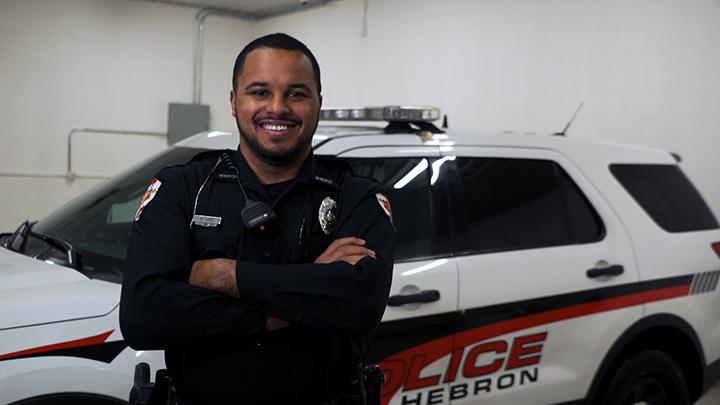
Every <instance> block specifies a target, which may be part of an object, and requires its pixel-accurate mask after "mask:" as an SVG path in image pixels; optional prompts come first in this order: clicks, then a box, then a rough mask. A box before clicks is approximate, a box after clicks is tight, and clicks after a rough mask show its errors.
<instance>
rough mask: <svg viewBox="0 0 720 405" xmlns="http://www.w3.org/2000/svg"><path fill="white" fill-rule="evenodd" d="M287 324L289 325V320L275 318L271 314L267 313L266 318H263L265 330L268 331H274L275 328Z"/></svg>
mask: <svg viewBox="0 0 720 405" xmlns="http://www.w3.org/2000/svg"><path fill="white" fill-rule="evenodd" d="M288 326H290V322H288V321H286V320H284V319H280V318H276V317H274V316H271V315H268V316H267V318H265V330H266V331H268V332H275V331H276V330H280V329H282V328H286V327H288Z"/></svg>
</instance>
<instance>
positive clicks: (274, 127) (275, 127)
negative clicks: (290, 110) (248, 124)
mask: <svg viewBox="0 0 720 405" xmlns="http://www.w3.org/2000/svg"><path fill="white" fill-rule="evenodd" d="M263 128H265V129H267V130H268V131H285V130H287V129H288V127H287V125H273V124H266V125H263Z"/></svg>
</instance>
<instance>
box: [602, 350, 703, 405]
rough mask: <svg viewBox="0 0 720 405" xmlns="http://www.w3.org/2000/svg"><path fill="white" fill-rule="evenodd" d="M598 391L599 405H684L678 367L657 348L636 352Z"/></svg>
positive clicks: (685, 390)
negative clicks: (601, 389)
mask: <svg viewBox="0 0 720 405" xmlns="http://www.w3.org/2000/svg"><path fill="white" fill-rule="evenodd" d="M604 391H605V392H603V393H600V395H599V397H600V398H601V399H602V400H601V401H600V402H599V403H600V404H603V405H687V404H689V403H690V397H689V394H688V388H687V384H686V383H685V377H684V376H683V372H682V370H681V369H680V367H679V366H678V365H677V363H676V362H675V360H673V358H672V357H670V356H668V355H667V354H665V353H663V352H661V351H657V350H647V351H643V352H640V353H638V354H636V355H634V356H632V357H630V358H628V359H626V360H625V361H623V362H622V363H621V364H620V366H619V367H618V368H617V369H616V371H615V375H613V376H611V378H610V381H609V383H608V384H607V385H606V389H605V390H604Z"/></svg>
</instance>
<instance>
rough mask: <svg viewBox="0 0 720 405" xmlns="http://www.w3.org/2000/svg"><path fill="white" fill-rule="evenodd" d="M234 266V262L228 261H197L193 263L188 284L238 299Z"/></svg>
mask: <svg viewBox="0 0 720 405" xmlns="http://www.w3.org/2000/svg"><path fill="white" fill-rule="evenodd" d="M235 264H236V262H235V260H230V259H210V260H198V261H196V262H195V263H193V266H192V270H190V279H189V281H188V282H189V283H190V284H191V285H194V286H197V287H203V288H207V289H210V290H215V291H218V292H221V293H223V294H227V295H231V296H233V297H238V296H239V293H238V289H237V280H236V278H235Z"/></svg>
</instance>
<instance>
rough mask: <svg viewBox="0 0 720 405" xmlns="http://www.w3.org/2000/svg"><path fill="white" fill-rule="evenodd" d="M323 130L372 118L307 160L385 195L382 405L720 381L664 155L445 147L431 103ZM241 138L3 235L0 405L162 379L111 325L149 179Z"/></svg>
mask: <svg viewBox="0 0 720 405" xmlns="http://www.w3.org/2000/svg"><path fill="white" fill-rule="evenodd" d="M322 118H323V119H326V120H329V119H332V120H345V121H348V120H362V121H364V124H362V125H363V126H360V125H358V124H354V125H348V124H347V123H343V124H341V125H336V126H327V125H321V127H319V128H318V132H317V134H316V135H315V137H314V138H313V146H314V150H315V153H316V154H318V155H333V156H337V157H339V158H342V159H347V160H348V161H349V162H350V164H351V165H352V166H353V169H354V170H355V171H356V172H357V173H358V174H360V175H364V176H368V177H373V178H375V179H377V180H378V181H381V182H383V183H385V184H386V185H388V187H389V188H390V189H391V190H392V195H391V197H392V201H393V216H394V222H395V225H396V229H397V232H398V235H397V244H396V251H395V257H396V262H395V268H394V277H393V286H392V290H391V297H390V302H389V305H388V308H387V310H386V312H385V317H384V318H383V323H382V324H381V326H380V327H379V329H378V330H377V331H376V333H375V334H374V338H373V344H372V349H371V352H370V354H369V360H370V361H371V362H378V363H380V365H381V368H382V369H383V370H384V372H385V375H386V378H387V380H386V383H385V385H384V387H383V403H384V404H388V403H391V404H418V405H432V404H448V403H449V404H473V403H482V404H550V403H558V402H577V403H598V404H636V403H648V404H683V403H688V402H691V401H694V400H696V399H697V398H699V397H700V395H701V394H702V393H703V392H704V391H705V390H706V389H707V388H708V387H709V386H710V385H711V384H712V383H713V382H714V381H715V380H716V379H717V378H718V377H720V312H719V311H718V310H717V309H718V308H720V293H719V292H718V291H717V284H718V279H719V278H720V228H719V227H718V223H717V221H716V219H715V218H714V216H713V214H712V213H711V211H710V210H709V208H708V207H707V205H706V204H705V202H704V201H703V199H702V197H701V196H700V194H699V193H698V192H697V191H696V190H695V188H694V187H693V186H692V184H691V183H690V181H689V180H688V179H687V178H686V177H685V176H684V175H683V173H682V171H681V170H680V168H679V167H678V165H677V162H676V160H675V159H674V158H673V156H671V155H670V154H668V153H666V152H663V151H658V150H654V149H649V148H641V147H629V146H621V145H610V144H604V143H590V142H581V141H577V140H573V139H569V138H566V137H562V136H529V135H477V134H473V135H454V134H453V135H449V134H444V133H442V131H440V130H438V129H437V128H435V127H434V126H433V125H432V124H431V123H430V121H432V120H434V119H437V118H438V111H437V110H435V109H418V108H399V107H384V108H375V109H337V110H324V111H323V113H322ZM372 119H379V120H381V121H382V123H381V124H378V123H375V124H372V123H369V121H370V120H372ZM324 124H327V122H325V123H324ZM237 143H238V138H237V134H230V133H223V132H211V133H205V134H199V135H196V136H194V137H192V138H189V139H187V140H185V141H182V142H180V143H178V144H176V145H174V146H173V147H171V148H169V149H168V150H167V151H165V152H163V153H162V154H160V155H158V156H156V157H154V158H153V159H150V160H149V161H148V162H146V163H145V164H143V165H141V166H139V167H137V168H135V169H133V170H130V171H128V172H126V173H125V174H122V175H120V176H118V177H116V178H114V179H111V180H110V181H108V182H106V183H105V184H104V185H103V186H101V187H98V188H96V189H95V190H93V191H91V192H89V193H87V194H85V195H84V196H81V197H80V198H78V199H76V200H74V201H72V202H71V203H69V204H67V205H65V206H64V207H62V208H61V209H59V210H58V211H56V212H55V213H54V214H52V215H50V216H49V217H47V218H45V219H43V220H42V221H40V222H38V223H37V224H35V225H34V226H32V227H30V226H29V225H30V224H28V225H27V226H25V227H21V229H19V230H18V231H17V232H16V234H15V235H14V236H13V235H9V234H5V235H4V236H3V237H1V238H0V242H3V240H4V242H5V243H9V246H8V247H9V248H10V249H8V250H4V249H3V250H0V290H2V294H1V295H0V303H1V305H0V313H2V316H0V403H13V402H15V401H20V400H26V401H24V402H21V403H22V404H45V403H53V404H56V403H61V402H59V401H60V400H67V401H68V402H67V403H81V402H78V399H83V398H84V399H85V400H86V402H85V403H117V400H119V399H125V398H126V397H127V392H128V390H129V388H130V385H131V383H132V381H131V375H132V365H133V364H134V363H136V362H139V361H142V360H145V361H148V359H149V361H150V362H151V363H152V367H153V369H155V368H159V367H162V360H161V356H160V354H159V353H157V352H135V351H133V350H131V349H129V348H127V347H126V345H125V344H124V343H123V341H122V336H121V335H120V332H119V329H118V326H117V304H118V297H119V289H120V285H119V284H118V283H119V281H120V279H121V277H122V268H123V262H124V257H125V248H126V245H127V239H128V236H129V229H130V225H131V222H132V218H133V214H134V213H135V210H136V208H137V205H138V203H139V199H140V198H141V196H142V195H143V193H144V191H145V189H146V187H147V184H148V183H149V181H150V179H151V178H152V176H153V174H154V173H155V172H157V171H158V170H159V169H160V168H162V167H164V166H168V165H173V164H179V163H182V162H185V161H187V160H189V159H190V158H191V157H192V156H193V155H195V154H196V153H198V152H201V151H204V150H208V149H223V148H231V149H234V148H235V147H236V145H237ZM30 228H32V229H30ZM10 250H15V251H19V253H22V254H23V255H25V256H30V257H33V258H37V259H40V260H41V261H37V260H31V259H28V258H27V257H23V256H22V255H20V254H18V253H16V252H11V251H10ZM43 262H46V263H43ZM53 264H60V265H61V266H57V265H53ZM63 266H64V267H63ZM30 398H35V400H28V399H30ZM43 401H45V402H43ZM102 401H104V402H102Z"/></svg>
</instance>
